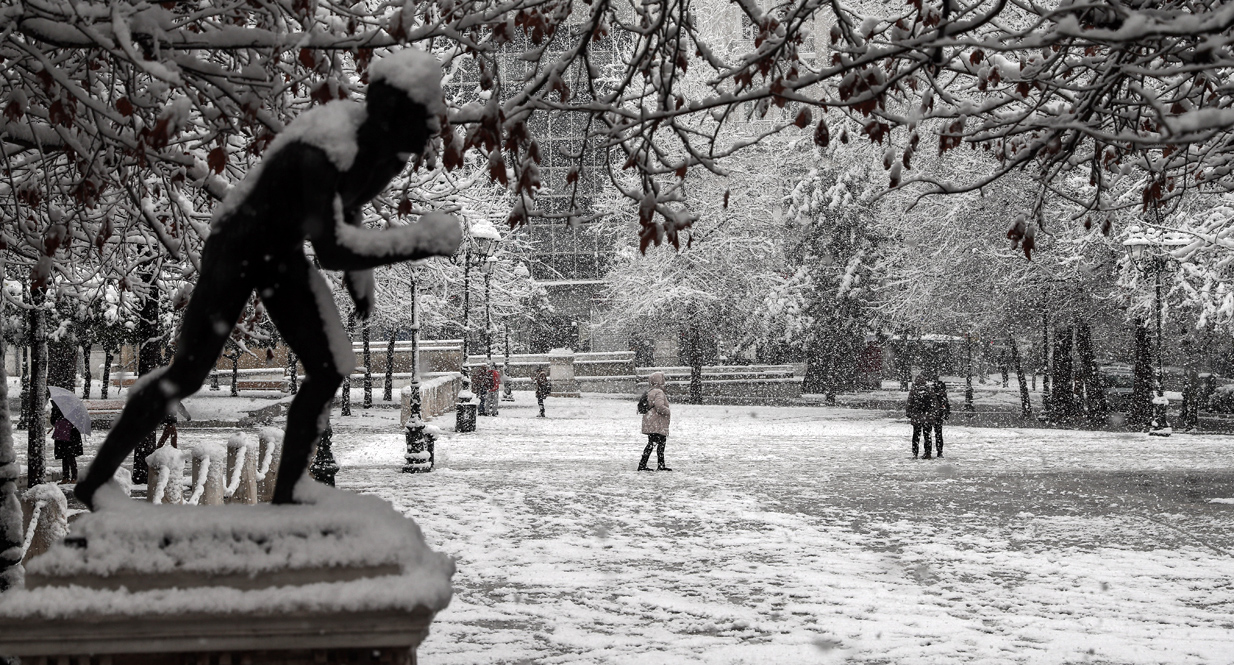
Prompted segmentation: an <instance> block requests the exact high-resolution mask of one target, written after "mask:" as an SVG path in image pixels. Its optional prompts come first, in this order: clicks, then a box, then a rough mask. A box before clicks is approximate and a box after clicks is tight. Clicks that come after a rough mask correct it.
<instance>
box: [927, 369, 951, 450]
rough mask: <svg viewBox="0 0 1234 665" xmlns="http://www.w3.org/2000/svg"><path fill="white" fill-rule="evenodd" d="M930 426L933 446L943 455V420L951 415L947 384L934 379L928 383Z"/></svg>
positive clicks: (928, 446)
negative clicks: (932, 430)
mask: <svg viewBox="0 0 1234 665" xmlns="http://www.w3.org/2000/svg"><path fill="white" fill-rule="evenodd" d="M930 389H931V390H930V426H931V427H932V428H933V429H934V448H935V449H936V450H938V456H939V457H942V456H943V421H944V420H947V419H948V418H950V417H951V400H950V399H948V398H947V384H945V383H943V382H942V380H941V379H935V380H934V381H933V382H932V383H931V384H930ZM925 457H926V459H929V458H930V434H929V432H926V449H925Z"/></svg>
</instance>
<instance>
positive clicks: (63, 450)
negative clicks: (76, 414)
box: [51, 402, 84, 485]
mask: <svg viewBox="0 0 1234 665" xmlns="http://www.w3.org/2000/svg"><path fill="white" fill-rule="evenodd" d="M51 439H52V442H53V445H52V449H53V451H54V452H55V454H56V459H58V460H60V484H61V485H67V484H69V483H75V482H77V457H78V456H79V455H81V454H83V452H84V451H83V450H82V447H81V432H80V431H78V429H77V428H76V427H75V426H73V423H72V422H70V421H69V419H68V418H65V417H64V412H63V411H61V410H60V407H59V406H58V405H57V404H56V403H55V402H52V403H51Z"/></svg>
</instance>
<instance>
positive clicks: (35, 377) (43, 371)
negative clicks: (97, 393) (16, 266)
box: [26, 286, 47, 487]
mask: <svg viewBox="0 0 1234 665" xmlns="http://www.w3.org/2000/svg"><path fill="white" fill-rule="evenodd" d="M43 300H44V291H43V289H42V288H38V289H36V288H33V286H31V289H30V304H31V305H32V309H31V310H30V315H29V320H30V323H29V326H28V334H29V338H28V344H29V345H30V395H29V401H30V408H29V413H30V415H29V418H28V419H27V421H26V456H27V457H26V487H34V486H35V485H38V484H39V483H42V482H44V481H45V480H46V477H45V476H46V469H45V468H44V465H45V461H44V459H43V447H44V439H46V434H47V433H46V427H47V417H46V415H44V411H45V409H46V407H47V330H46V326H47V323H46V321H47V319H46V316H45V314H44V312H43Z"/></svg>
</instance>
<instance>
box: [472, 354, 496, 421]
mask: <svg viewBox="0 0 1234 665" xmlns="http://www.w3.org/2000/svg"><path fill="white" fill-rule="evenodd" d="M492 381H493V375H492V374H489V371H488V367H485V366H484V365H476V366H475V367H472V368H471V390H472V392H474V393H475V394H476V398H477V399H479V400H480V408H479V409H477V411H476V413H478V414H479V415H481V416H487V415H489V413H488V394H489V387H490V386H489V384H490V383H492Z"/></svg>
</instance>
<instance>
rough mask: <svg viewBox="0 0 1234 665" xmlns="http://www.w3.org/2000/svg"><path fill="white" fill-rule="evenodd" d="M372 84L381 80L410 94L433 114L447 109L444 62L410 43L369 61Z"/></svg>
mask: <svg viewBox="0 0 1234 665" xmlns="http://www.w3.org/2000/svg"><path fill="white" fill-rule="evenodd" d="M368 76H369V82H370V84H374V83H381V84H385V85H387V86H390V87H391V88H395V89H397V90H399V91H401V92H402V93H403V94H405V95H407V97H408V98H409V99H411V101H413V102H416V103H418V104H420V105H422V106H424V108H425V109H426V110H427V111H428V115H429V117H430V118H436V117H437V116H439V115H441V114H443V113H445V111H446V105H445V102H444V101H443V100H442V94H441V77H442V73H441V63H439V62H437V58H435V57H433V55H432V54H431V53H427V52H425V51H421V50H420V49H418V48H413V47H410V46H409V47H407V48H404V49H402V50H400V51H395V52H394V53H391V54H390V55H387V56H385V57H383V58H381V59H379V60H377V61H376V62H374V63H373V64H371V65H369V68H368Z"/></svg>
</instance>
